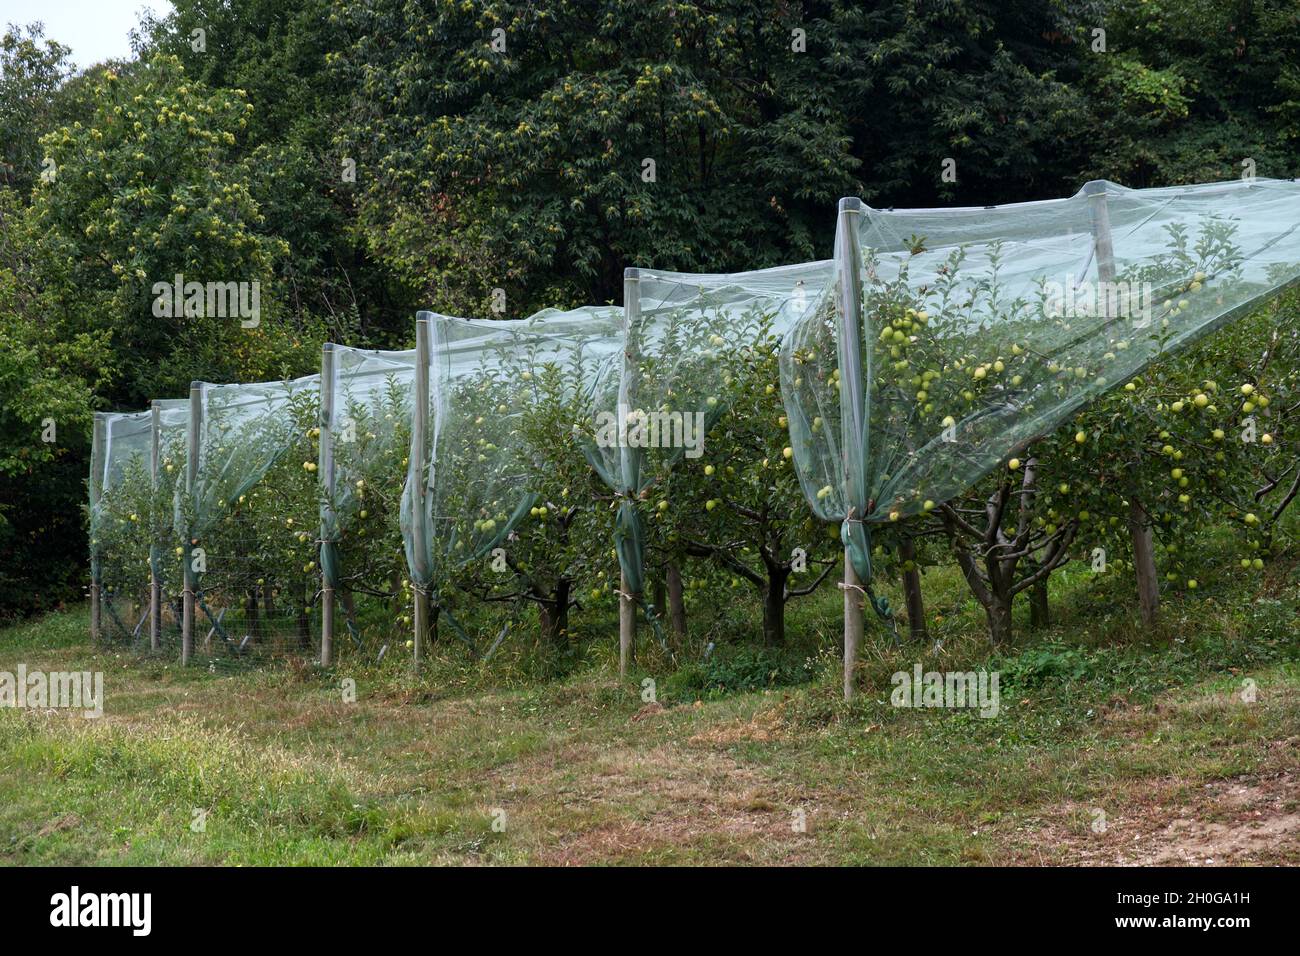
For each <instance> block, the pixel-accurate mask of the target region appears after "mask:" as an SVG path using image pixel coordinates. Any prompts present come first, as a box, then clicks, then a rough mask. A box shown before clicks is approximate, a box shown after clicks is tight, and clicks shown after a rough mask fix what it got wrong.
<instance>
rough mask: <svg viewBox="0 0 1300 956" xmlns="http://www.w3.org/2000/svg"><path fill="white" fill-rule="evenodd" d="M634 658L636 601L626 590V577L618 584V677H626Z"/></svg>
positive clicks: (621, 577)
mask: <svg viewBox="0 0 1300 956" xmlns="http://www.w3.org/2000/svg"><path fill="white" fill-rule="evenodd" d="M635 658H636V601H635V600H633V597H632V595H631V594H630V593H628V590H627V575H626V574H620V575H619V583H618V676H619V677H626V676H627V669H628V667H629V666H631V664H632V661H633V660H634V659H635Z"/></svg>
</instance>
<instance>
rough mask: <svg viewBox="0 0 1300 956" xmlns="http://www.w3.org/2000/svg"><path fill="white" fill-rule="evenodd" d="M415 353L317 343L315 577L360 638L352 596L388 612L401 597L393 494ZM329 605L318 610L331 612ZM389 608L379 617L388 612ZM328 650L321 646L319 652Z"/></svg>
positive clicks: (403, 449) (401, 473)
mask: <svg viewBox="0 0 1300 956" xmlns="http://www.w3.org/2000/svg"><path fill="white" fill-rule="evenodd" d="M415 373H416V351H415V349H408V350H405V351H373V350H364V349H353V348H348V347H347V346H344V345H337V344H333V343H330V344H327V345H326V346H325V349H324V353H323V355H322V363H321V375H322V379H321V403H320V448H319V467H320V471H319V478H320V484H321V498H320V523H321V547H320V558H321V575H322V581H323V584H324V587H325V588H326V589H327V590H326V598H325V599H326V601H327V602H330V601H332V600H333V594H332V591H333V590H334V589H338V590H339V591H340V593H341V598H342V601H343V604H344V609H345V612H346V616H345V619H344V621H345V626H346V628H347V630H348V633H349V634H350V635H351V636H352V637H353V639H354V641H356V642H358V643H360V642H361V640H362V632H363V631H364V630H366V623H365V622H364V621H362V620H361V618H366V619H368V618H370V617H371V615H368V614H367V613H366V608H365V607H363V608H362V609H361V611H360V612H359V611H358V608H357V606H356V603H355V600H356V597H357V596H358V595H361V596H365V597H368V598H371V599H379V600H380V601H381V602H383V604H382V607H386V608H387V609H388V610H389V611H395V610H396V609H397V608H398V607H399V606H401V605H402V604H404V603H409V602H407V601H405V599H404V590H405V589H404V588H402V586H401V582H402V580H403V578H404V577H405V566H404V562H403V551H402V533H401V527H400V521H399V517H400V512H401V496H402V488H403V484H404V479H405V476H406V457H407V454H408V451H409V444H410V437H411V415H412V410H413V407H414V405H413V403H414V396H415ZM332 612H333V608H332V606H331V607H330V608H329V610H328V612H327V613H330V614H332ZM394 616H395V615H393V614H391V613H390V614H389V615H388V617H389V618H392V617H394ZM329 652H330V649H329V648H325V649H323V650H322V653H323V654H325V655H326V656H327V657H328V654H329Z"/></svg>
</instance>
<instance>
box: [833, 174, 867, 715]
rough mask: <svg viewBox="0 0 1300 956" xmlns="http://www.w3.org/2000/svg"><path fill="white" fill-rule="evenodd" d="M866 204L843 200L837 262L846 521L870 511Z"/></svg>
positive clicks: (849, 629) (854, 645)
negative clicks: (862, 235)
mask: <svg viewBox="0 0 1300 956" xmlns="http://www.w3.org/2000/svg"><path fill="white" fill-rule="evenodd" d="M861 212H862V202H861V200H859V199H856V198H846V199H841V200H840V205H839V221H838V222H837V223H836V230H835V258H836V260H837V264H838V272H839V280H840V281H839V295H840V316H839V324H838V327H837V329H836V332H837V335H838V337H839V340H840V341H839V355H840V379H841V381H842V383H843V384H842V386H841V388H842V389H843V392H842V393H841V396H840V412H841V415H840V432H841V440H840V449H841V454H843V456H844V462H843V464H844V477H845V487H844V497H845V508H846V518H848V519H855V520H859V521H860V520H862V519H863V518H864V517H865V516H866V510H867V499H866V496H867V490H866V489H865V488H862V487H860V484H861V481H862V480H863V479H864V478H865V468H866V461H867V448H866V447H865V445H866V436H867V426H868V420H867V414H868V409H867V404H866V391H867V384H866V382H865V376H864V363H863V355H862V348H863V346H862V252H861V249H860V248H859V247H858V217H859V216H860V215H861ZM863 583H864V582H863V581H861V580H859V578H858V574H857V571H856V570H855V569H854V567H853V561H852V558H851V556H850V552H849V549H848V548H847V547H846V548H845V549H844V699H845V700H852V699H853V694H854V687H853V672H854V670H855V669H856V667H857V662H858V648H859V647H861V645H862V637H863V633H864V630H865V626H866V619H865V614H864V611H863V604H864V595H863V593H862V584H863Z"/></svg>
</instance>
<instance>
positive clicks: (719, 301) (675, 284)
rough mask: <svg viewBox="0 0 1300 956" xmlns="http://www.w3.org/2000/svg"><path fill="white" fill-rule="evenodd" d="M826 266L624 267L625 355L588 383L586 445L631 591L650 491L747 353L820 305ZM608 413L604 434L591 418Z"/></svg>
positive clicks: (706, 427)
mask: <svg viewBox="0 0 1300 956" xmlns="http://www.w3.org/2000/svg"><path fill="white" fill-rule="evenodd" d="M833 275H834V271H833V263H832V262H830V261H822V262H809V263H803V264H800V265H794V266H782V267H778V268H774V269H764V270H759V271H755V272H744V273H734V274H721V275H703V274H695V273H677V272H661V271H651V270H644V269H641V270H635V271H634V273H633V275H632V277H631V279H630V281H629V282H628V283H627V294H628V302H627V304H626V305H627V322H626V328H625V330H624V360H623V362H622V364H621V366H620V367H618V368H616V369H612V370H611V371H612V372H614V373H615V374H611V375H610V376H609V377H608V378H606V379H604V380H602V381H600V382H599V383H598V391H597V396H596V402H595V409H596V413H597V414H598V415H602V416H604V418H603V419H602V421H600V422H595V423H593V428H592V440H591V441H589V442H588V444H587V452H588V456H589V458H590V460H591V462H592V465H593V466H594V467H595V468H596V470H597V472H598V473H599V474H600V476H601V477H602V478H603V479H604V481H605V482H606V484H607V485H608V487H609V488H610V489H611V490H612V491H613V492H614V493H615V495H617V497H618V500H619V507H618V516H617V531H616V535H615V540H616V546H617V551H618V557H619V563H620V565H621V568H622V572H623V577H624V584H625V586H626V588H627V590H628V592H630V593H631V594H633V595H641V594H642V593H643V591H644V586H645V553H646V547H647V536H648V535H649V534H651V533H652V529H653V525H654V522H655V521H656V520H657V516H658V515H660V514H662V513H663V512H665V511H667V505H668V502H667V501H666V499H659V500H656V501H655V502H654V503H653V504H652V503H651V502H650V498H651V496H652V492H653V489H654V488H655V486H657V485H660V486H661V485H663V484H664V483H665V482H666V481H667V479H668V477H669V475H670V474H671V472H672V470H673V469H674V468H675V467H676V466H677V465H678V464H679V463H680V462H681V461H682V460H683V458H696V457H699V456H700V455H702V454H704V450H705V449H704V443H705V442H706V441H707V435H708V433H709V432H710V431H711V430H712V429H713V428H715V427H716V426H718V424H719V423H720V422H722V421H723V420H724V419H725V416H726V415H727V413H728V404H729V400H730V396H732V395H733V394H735V392H734V390H733V389H732V388H731V387H730V386H731V385H732V384H733V381H734V379H735V378H736V377H737V376H739V375H741V374H744V370H745V369H746V368H747V367H750V366H751V365H753V363H754V362H756V361H759V362H761V361H772V362H774V361H775V355H776V353H777V350H778V348H779V343H780V341H781V339H782V337H783V336H785V335H786V334H788V332H789V331H790V330H791V329H792V328H794V327H795V326H796V325H797V324H798V323H799V322H800V321H801V320H802V319H803V318H804V316H806V315H807V314H808V313H809V312H810V311H814V310H817V309H818V308H821V307H822V306H821V303H823V302H824V301H825V300H826V299H827V297H828V296H829V295H830V291H831V283H832V279H833ZM611 414H613V415H615V416H616V422H617V424H616V429H615V430H614V432H613V435H614V440H611V439H610V436H609V432H608V429H607V428H604V429H603V428H602V427H601V425H602V422H603V423H606V424H607V423H608V420H609V416H610V415H611ZM602 432H605V434H602ZM660 544H661V545H663V546H664V547H665V548H666V549H668V550H671V548H672V542H660ZM647 610H652V611H655V612H656V613H657V610H656V609H651V608H647Z"/></svg>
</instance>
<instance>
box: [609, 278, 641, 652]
mask: <svg viewBox="0 0 1300 956" xmlns="http://www.w3.org/2000/svg"><path fill="white" fill-rule="evenodd" d="M640 318H641V273H640V271H639V270H638V269H635V268H628V269H624V270H623V371H622V373H621V375H620V377H619V385H618V404H619V408H618V409H616V410H615V411H616V412H617V413H618V414H619V423H620V424H619V427H620V434H619V449H618V457H619V484H620V486H621V487H620V488H619V491H620V492H621V493H622V495H623V501H624V505H625V506H630V507H631V508H636V501H637V496H638V494H639V492H640V488H639V485H640V469H639V467H638V466H639V464H640V462H639V460H638V458H637V456H638V455H639V454H640V449H634V448H629V447H627V441H626V437H627V436H626V434H625V433H623V431H622V428H623V419H622V416H623V415H625V414H627V412H629V411H631V408H632V404H631V399H632V389H631V384H632V379H633V377H634V376H635V375H636V374H637V366H638V362H637V348H636V341H637V340H636V333H635V331H634V330H635V328H636V325H637V323H638V322H639V320H640ZM635 517H636V516H634V518H635ZM629 586H630V585H629V582H628V579H627V571H626V570H625V569H622V568H620V569H619V588H618V676H619V677H626V676H627V669H628V667H629V666H630V665H631V663H632V661H633V659H634V658H635V657H636V606H637V604H638V603H639V602H638V600H637V597H638V595H634V594H633V593H632V592H631V591H630V590H629Z"/></svg>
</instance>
